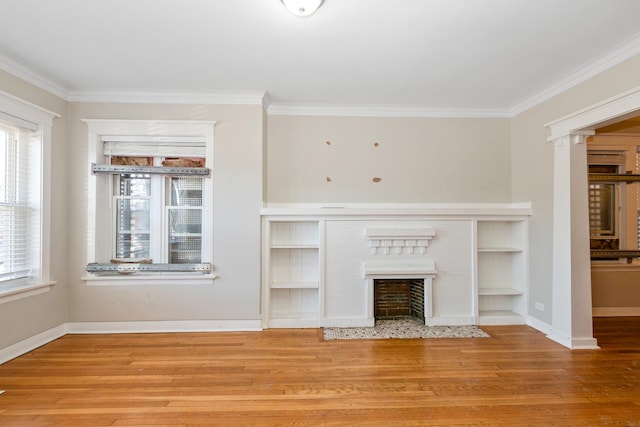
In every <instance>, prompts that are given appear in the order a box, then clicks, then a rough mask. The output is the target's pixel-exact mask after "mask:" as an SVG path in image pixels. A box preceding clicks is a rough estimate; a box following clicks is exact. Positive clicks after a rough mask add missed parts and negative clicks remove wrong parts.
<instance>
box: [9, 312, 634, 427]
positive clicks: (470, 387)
mask: <svg viewBox="0 0 640 427" xmlns="http://www.w3.org/2000/svg"><path fill="white" fill-rule="evenodd" d="M594 323H595V335H596V337H597V338H598V343H599V344H600V346H601V347H602V348H601V349H600V350H593V351H592V350H582V351H570V350H568V349H566V348H564V347H562V346H560V345H558V344H556V343H554V342H552V341H550V340H548V339H546V338H545V337H544V335H543V334H541V333H540V332H537V331H535V330H534V329H531V328H529V327H527V326H492V327H483V329H484V330H485V331H486V332H488V333H489V334H490V335H491V338H469V339H466V338H464V339H461V338H458V339H426V340H419V339H417V340H357V341H323V340H322V335H321V331H319V330H317V329H301V330H290V329H289V330H267V331H264V332H243V333H235V332H234V333H181V334H115V335H67V336H65V337H62V338H60V339H58V340H56V341H54V342H51V343H49V344H47V345H45V346H43V347H41V348H39V349H37V350H34V351H32V352H30V353H28V354H26V355H24V356H21V357H19V358H17V359H14V360H12V361H10V362H7V363H5V364H4V365H1V366H0V390H5V393H4V394H1V395H0V425H2V426H20V427H24V426H49V425H52V426H62V425H65V426H132V425H133V426H160V425H163V426H187V425H200V426H272V425H299V426H357V425H366V426H418V425H442V426H453V425H461V426H462V425H464V426H473V425H508V426H514V425H518V426H519V425H522V426H524V425H533V426H548V425H554V426H606V425H611V426H640V318H615V319H614V318H600V319H595V321H594Z"/></svg>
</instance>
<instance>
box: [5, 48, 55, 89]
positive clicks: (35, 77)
mask: <svg viewBox="0 0 640 427" xmlns="http://www.w3.org/2000/svg"><path fill="white" fill-rule="evenodd" d="M0 69H1V70H4V71H6V72H7V73H9V74H12V75H14V76H16V77H18V78H20V79H22V80H24V81H26V82H27V83H31V84H32V85H34V86H37V87H39V88H40V89H43V90H46V91H47V92H49V93H52V94H53V95H56V96H58V97H60V98H62V99H65V100H66V99H67V89H66V88H65V87H64V86H63V85H61V84H59V83H57V82H55V81H53V80H51V79H49V78H48V77H45V76H43V75H42V74H40V73H38V72H36V71H34V70H32V69H31V68H29V67H27V66H26V65H25V64H23V63H21V62H19V61H16V60H15V59H13V58H10V57H8V56H7V55H5V54H3V53H0Z"/></svg>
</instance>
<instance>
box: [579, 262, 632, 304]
mask: <svg viewBox="0 0 640 427" xmlns="http://www.w3.org/2000/svg"><path fill="white" fill-rule="evenodd" d="M591 295H592V298H593V308H594V311H596V312H597V311H598V309H602V308H605V309H611V308H614V309H616V308H617V309H619V308H629V307H634V308H636V310H635V313H638V312H640V269H639V268H638V267H635V268H633V269H627V270H624V269H622V268H615V267H614V268H606V267H598V268H594V269H592V270H591ZM605 312H606V310H605Z"/></svg>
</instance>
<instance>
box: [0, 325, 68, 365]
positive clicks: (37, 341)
mask: <svg viewBox="0 0 640 427" xmlns="http://www.w3.org/2000/svg"><path fill="white" fill-rule="evenodd" d="M66 334H67V325H66V324H62V325H60V326H56V327H55V328H51V329H49V330H47V331H44V332H41V333H39V334H37V335H34V336H32V337H29V338H27V339H25V340H22V341H20V342H17V343H15V344H13V345H10V346H8V347H5V348H3V349H0V364H3V363H5V362H8V361H9V360H11V359H15V358H16V357H18V356H22V355H23V354H26V353H28V352H30V351H32V350H34V349H36V348H38V347H40V346H43V345H45V344H48V343H50V342H51V341H53V340H57V339H58V338H60V337H63V336H65V335H66Z"/></svg>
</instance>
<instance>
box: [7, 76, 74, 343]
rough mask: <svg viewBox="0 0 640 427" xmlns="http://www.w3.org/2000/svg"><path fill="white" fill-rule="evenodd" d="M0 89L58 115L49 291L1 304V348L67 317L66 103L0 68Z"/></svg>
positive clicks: (54, 138) (54, 135)
mask: <svg viewBox="0 0 640 427" xmlns="http://www.w3.org/2000/svg"><path fill="white" fill-rule="evenodd" d="M0 90H1V91H4V92H7V93H9V94H11V95H14V96H17V97H19V98H22V99H24V100H26V101H29V102H31V103H33V104H36V105H39V106H41V107H43V108H46V109H48V110H50V111H53V112H55V113H57V114H60V116H61V117H60V118H57V119H54V121H53V128H52V130H51V134H52V135H51V144H52V147H51V148H52V150H51V153H52V158H51V165H52V167H51V191H52V194H51V278H52V280H55V281H57V284H56V285H55V286H53V287H52V288H51V290H50V291H49V292H46V293H44V294H40V295H36V296H32V297H28V298H23V299H20V300H16V301H12V302H7V303H3V304H0V325H2V326H1V327H0V349H2V348H4V347H7V346H9V345H11V344H15V343H17V342H20V341H22V340H24V339H26V338H29V337H31V336H33V335H36V334H39V333H41V332H44V331H47V330H49V329H51V328H54V327H56V326H59V325H61V324H63V323H65V322H66V320H67V284H68V280H67V279H68V277H67V261H68V257H67V256H66V254H67V252H68V244H67V228H68V222H67V218H68V208H69V205H68V203H67V200H66V198H65V194H66V191H67V173H66V171H67V167H68V164H67V158H66V151H67V126H66V123H67V117H66V116H67V102H66V101H64V100H63V99H60V98H58V97H57V96H55V95H52V94H50V93H48V92H46V91H44V90H42V89H39V88H37V87H35V86H33V85H31V84H29V83H27V82H25V81H23V80H20V79H18V78H16V77H14V76H12V75H10V74H7V73H6V72H4V71H1V70H0Z"/></svg>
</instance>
